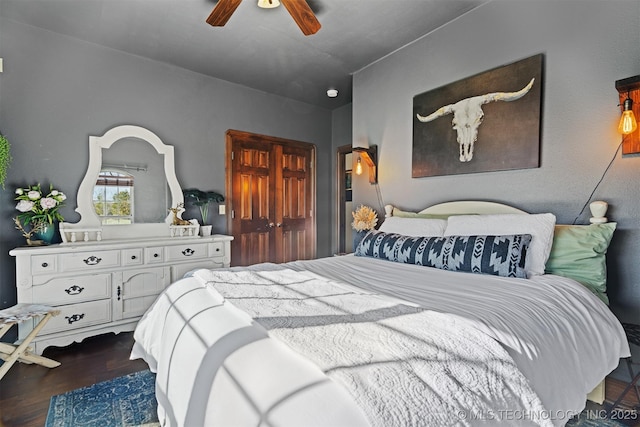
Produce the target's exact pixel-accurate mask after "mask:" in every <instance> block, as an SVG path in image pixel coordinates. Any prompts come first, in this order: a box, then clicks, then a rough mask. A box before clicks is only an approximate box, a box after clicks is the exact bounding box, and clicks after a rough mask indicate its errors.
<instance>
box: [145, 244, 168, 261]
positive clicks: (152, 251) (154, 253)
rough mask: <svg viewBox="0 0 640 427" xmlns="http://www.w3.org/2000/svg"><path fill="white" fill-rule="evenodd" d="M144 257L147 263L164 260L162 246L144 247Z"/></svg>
mask: <svg viewBox="0 0 640 427" xmlns="http://www.w3.org/2000/svg"><path fill="white" fill-rule="evenodd" d="M144 259H145V262H146V263H147V264H159V263H163V262H164V247H153V248H145V250H144Z"/></svg>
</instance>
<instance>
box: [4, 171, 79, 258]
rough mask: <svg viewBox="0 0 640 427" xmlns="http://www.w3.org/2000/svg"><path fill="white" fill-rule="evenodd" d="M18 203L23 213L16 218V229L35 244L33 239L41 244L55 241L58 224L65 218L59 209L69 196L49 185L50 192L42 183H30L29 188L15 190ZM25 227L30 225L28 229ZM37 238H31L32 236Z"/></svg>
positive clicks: (17, 207) (28, 241)
mask: <svg viewBox="0 0 640 427" xmlns="http://www.w3.org/2000/svg"><path fill="white" fill-rule="evenodd" d="M15 193H16V200H17V201H18V204H17V205H16V209H17V210H19V211H20V212H21V213H20V214H18V215H17V216H16V217H15V218H14V220H13V221H14V222H15V223H16V229H18V230H20V231H21V232H22V235H23V236H25V237H26V238H27V244H28V245H30V246H31V245H33V244H34V243H33V241H40V242H41V244H47V245H49V244H51V243H54V241H55V237H56V236H55V233H56V224H57V223H58V221H63V220H64V218H63V217H62V215H61V214H60V212H59V210H60V208H61V207H62V206H64V201H65V200H66V199H67V196H66V195H65V194H64V193H63V192H61V191H58V190H55V189H54V188H53V185H52V184H51V185H49V192H48V193H47V194H45V193H43V191H42V188H41V186H40V184H39V183H38V184H36V185H30V186H28V187H27V188H18V189H16V191H15ZM24 227H30V230H29V231H26V230H25V229H24ZM32 236H33V237H35V239H31V237H32Z"/></svg>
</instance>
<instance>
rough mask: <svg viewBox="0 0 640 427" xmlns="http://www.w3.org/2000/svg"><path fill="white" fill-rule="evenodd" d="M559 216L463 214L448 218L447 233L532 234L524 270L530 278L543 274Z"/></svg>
mask: <svg viewBox="0 0 640 427" xmlns="http://www.w3.org/2000/svg"><path fill="white" fill-rule="evenodd" d="M555 225H556V217H555V215H553V214H550V213H545V214H531V215H526V214H498V215H460V216H451V217H449V219H448V223H447V229H446V230H445V232H444V235H445V236H452V235H456V236H474V235H496V236H501V235H511V234H530V235H531V244H530V245H529V251H528V253H527V259H526V263H525V269H526V271H527V277H531V276H535V275H538V274H544V266H545V263H546V262H547V258H549V252H550V251H551V245H552V243H553V231H554V227H555Z"/></svg>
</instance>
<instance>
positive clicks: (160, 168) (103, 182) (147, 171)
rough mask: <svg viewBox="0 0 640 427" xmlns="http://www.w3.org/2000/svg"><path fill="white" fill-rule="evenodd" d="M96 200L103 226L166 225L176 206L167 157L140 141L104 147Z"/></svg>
mask: <svg viewBox="0 0 640 427" xmlns="http://www.w3.org/2000/svg"><path fill="white" fill-rule="evenodd" d="M92 201H93V205H94V208H95V210H96V213H97V214H98V216H99V217H100V220H101V223H102V225H112V224H140V223H154V222H163V221H164V219H165V216H166V214H167V212H168V211H169V208H170V207H172V206H171V202H172V201H171V200H170V199H169V186H168V184H167V179H166V177H165V171H164V159H163V156H161V155H160V154H159V153H158V152H157V151H156V150H155V149H154V148H153V146H151V145H150V144H149V143H148V142H147V141H143V140H142V139H138V138H123V139H121V140H119V141H116V142H115V143H114V144H113V145H112V146H111V147H109V148H103V149H102V166H101V168H100V172H99V174H98V179H97V182H96V183H95V186H94V188H93V199H92Z"/></svg>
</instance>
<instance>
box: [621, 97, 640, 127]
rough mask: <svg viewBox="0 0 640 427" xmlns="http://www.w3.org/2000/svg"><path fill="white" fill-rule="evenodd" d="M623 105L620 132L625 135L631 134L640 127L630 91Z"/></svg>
mask: <svg viewBox="0 0 640 427" xmlns="http://www.w3.org/2000/svg"><path fill="white" fill-rule="evenodd" d="M622 105H623V107H622V116H621V117H620V124H618V132H620V133H621V134H623V135H629V134H630V133H633V132H635V131H636V129H638V123H637V122H636V117H635V116H634V115H633V99H631V98H630V97H629V93H628V92H627V99H625V100H624V103H623V104H622Z"/></svg>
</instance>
